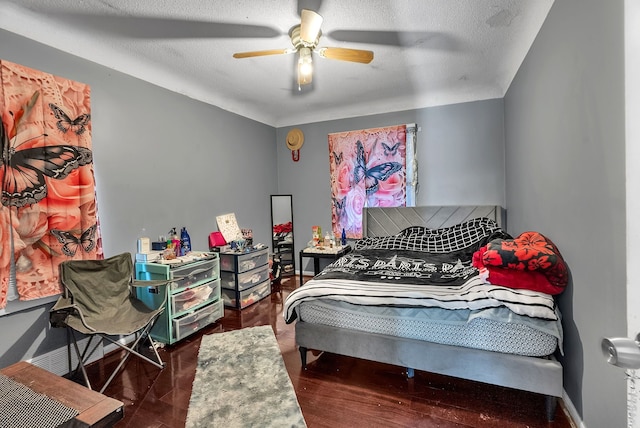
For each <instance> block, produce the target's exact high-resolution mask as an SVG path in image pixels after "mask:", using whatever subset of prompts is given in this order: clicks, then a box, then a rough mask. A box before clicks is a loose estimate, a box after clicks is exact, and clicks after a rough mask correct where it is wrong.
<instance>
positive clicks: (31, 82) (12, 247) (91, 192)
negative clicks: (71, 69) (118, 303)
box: [0, 60, 104, 316]
mask: <svg viewBox="0 0 640 428" xmlns="http://www.w3.org/2000/svg"><path fill="white" fill-rule="evenodd" d="M90 95H91V89H90V87H89V86H88V85H86V84H84V83H81V82H76V81H72V80H69V79H65V78H63V77H60V76H54V75H51V74H49V73H46V72H43V71H39V70H34V69H32V68H29V67H25V66H23V65H20V64H15V63H12V62H9V61H4V60H0V119H1V121H0V144H1V146H2V147H1V148H2V151H1V152H0V160H1V163H0V180H1V187H2V188H1V190H0V217H2V218H3V221H2V222H0V312H1V313H0V316H1V315H2V313H5V314H8V313H12V312H14V311H20V310H24V309H26V308H29V307H32V306H37V305H38V304H42V303H39V302H38V301H40V299H42V298H44V297H49V296H54V295H58V294H60V292H61V286H60V281H59V278H58V266H59V265H60V263H61V262H63V261H65V260H68V259H75V260H84V259H88V260H91V259H101V258H103V257H104V255H103V252H102V239H101V235H100V222H99V221H98V212H97V202H96V188H95V178H94V175H93V152H92V150H91V102H90ZM32 301H33V302H32Z"/></svg>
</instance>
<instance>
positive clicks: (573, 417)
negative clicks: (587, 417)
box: [562, 389, 587, 428]
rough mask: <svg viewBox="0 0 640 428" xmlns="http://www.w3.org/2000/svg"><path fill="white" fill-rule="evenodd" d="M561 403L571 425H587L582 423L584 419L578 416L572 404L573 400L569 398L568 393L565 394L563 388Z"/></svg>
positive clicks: (585, 427) (582, 426)
mask: <svg viewBox="0 0 640 428" xmlns="http://www.w3.org/2000/svg"><path fill="white" fill-rule="evenodd" d="M562 404H563V406H564V410H566V412H567V413H568V414H569V419H570V423H571V426H573V427H576V428H587V426H586V425H585V424H584V421H583V420H582V418H581V417H580V414H578V410H576V406H574V405H573V402H572V401H571V399H570V398H569V395H567V391H566V390H564V389H563V390H562Z"/></svg>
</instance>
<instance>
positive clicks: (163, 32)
mask: <svg viewBox="0 0 640 428" xmlns="http://www.w3.org/2000/svg"><path fill="white" fill-rule="evenodd" d="M48 15H50V16H53V17H55V18H57V19H59V20H60V21H63V22H66V23H68V24H69V25H70V26H73V28H86V29H89V30H91V31H93V32H96V31H99V32H103V33H106V34H117V35H118V36H126V37H133V38H138V39H196V38H225V39H226V38H275V37H279V36H282V32H281V31H280V30H278V29H276V28H271V27H267V26H263V25H250V24H235V23H227V22H215V21H197V20H183V19H173V18H158V17H145V16H111V15H97V14H91V13H81V12H51V13H48Z"/></svg>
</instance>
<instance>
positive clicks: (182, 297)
mask: <svg viewBox="0 0 640 428" xmlns="http://www.w3.org/2000/svg"><path fill="white" fill-rule="evenodd" d="M219 297H220V287H219V286H218V281H211V282H207V283H205V284H202V285H199V286H197V287H193V288H187V289H185V290H184V291H180V292H179V293H176V294H172V295H171V297H170V299H171V313H172V314H178V313H180V312H184V311H187V310H189V309H191V308H194V307H196V306H198V305H201V304H203V303H205V302H207V301H208V300H216V299H218V298H219Z"/></svg>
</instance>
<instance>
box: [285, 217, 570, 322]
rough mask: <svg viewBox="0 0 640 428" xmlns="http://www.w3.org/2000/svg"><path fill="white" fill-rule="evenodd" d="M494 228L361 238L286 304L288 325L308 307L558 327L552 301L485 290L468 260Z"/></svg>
mask: <svg viewBox="0 0 640 428" xmlns="http://www.w3.org/2000/svg"><path fill="white" fill-rule="evenodd" d="M500 234H503V235H504V232H502V231H501V230H500V228H499V227H498V226H497V225H496V224H495V222H493V221H491V220H488V219H474V220H471V221H469V222H465V223H461V224H460V225H456V226H453V227H450V228H444V229H438V230H429V229H424V228H419V227H418V228H409V229H407V230H405V231H403V232H400V233H399V234H398V235H393V236H390V237H382V238H366V239H364V240H361V241H358V242H357V243H356V244H355V248H354V251H352V252H351V253H349V254H347V255H345V256H343V257H341V258H340V259H338V260H337V261H335V262H334V263H332V264H331V265H329V266H327V267H326V268H325V269H324V270H323V271H322V272H321V273H320V274H318V275H317V276H316V277H314V278H313V279H312V280H310V281H308V282H307V283H305V284H304V286H302V287H300V288H298V289H296V290H294V291H293V292H292V293H291V294H290V295H289V296H288V297H287V300H286V301H285V308H284V317H285V320H286V322H287V323H291V322H293V321H294V320H295V319H296V317H297V314H296V307H297V306H298V305H300V304H301V303H303V302H305V301H310V300H314V299H329V300H339V301H344V302H347V303H351V304H354V305H367V306H401V307H438V308H444V309H471V310H480V309H485V308H495V307H506V308H508V309H510V310H511V311H512V312H514V313H516V314H518V315H524V316H529V317H535V318H541V319H548V320H557V319H558V315H557V313H556V311H555V301H554V299H553V297H552V296H550V295H548V294H545V293H540V292H536V291H532V290H525V289H513V288H507V287H501V286H496V285H491V284H487V283H485V282H484V281H483V280H482V279H481V278H480V276H479V272H478V270H477V269H476V268H475V267H473V266H472V263H471V260H472V256H473V253H474V252H475V251H477V250H478V248H480V246H482V245H484V244H485V243H486V242H487V241H488V240H490V239H493V238H494V237H495V236H496V235H500Z"/></svg>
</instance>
